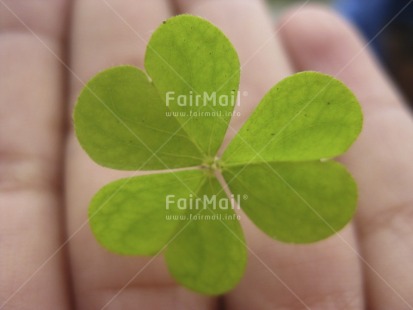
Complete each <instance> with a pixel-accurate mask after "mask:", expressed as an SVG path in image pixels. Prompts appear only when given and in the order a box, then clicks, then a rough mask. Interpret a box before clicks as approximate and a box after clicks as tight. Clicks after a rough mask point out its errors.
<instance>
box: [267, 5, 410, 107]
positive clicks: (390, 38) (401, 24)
mask: <svg viewBox="0 0 413 310" xmlns="http://www.w3.org/2000/svg"><path fill="white" fill-rule="evenodd" d="M267 1H268V2H269V4H270V6H271V8H272V12H273V14H274V18H276V17H277V16H278V15H279V14H280V13H281V12H282V11H284V10H285V8H286V7H287V6H291V5H292V4H297V5H300V4H304V3H306V4H310V3H322V4H327V5H330V6H331V7H333V8H334V9H336V10H337V11H338V12H339V13H340V14H341V15H343V16H344V17H345V18H346V19H348V20H350V21H351V22H352V23H353V24H354V25H355V26H356V27H357V28H358V29H359V31H360V32H361V33H362V35H363V36H364V37H365V39H366V40H367V41H368V42H369V43H370V47H371V48H372V49H373V51H374V53H375V54H376V56H377V57H378V59H379V60H380V61H381V63H382V64H383V66H384V67H385V69H386V70H387V72H388V73H389V75H390V76H391V77H392V79H393V80H394V82H395V84H396V85H397V86H398V87H399V89H400V90H401V92H402V93H403V94H404V96H405V97H406V100H407V102H408V103H409V105H410V107H411V108H412V109H413V0H331V1H330V0H309V1H302V0H301V1H298V0H267Z"/></svg>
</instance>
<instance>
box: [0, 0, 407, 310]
mask: <svg viewBox="0 0 413 310" xmlns="http://www.w3.org/2000/svg"><path fill="white" fill-rule="evenodd" d="M176 13H191V14H195V15H200V16H203V17H205V18H207V19H209V20H211V21H212V22H213V23H214V24H216V25H217V26H218V27H219V28H221V29H222V30H223V31H224V33H225V34H226V35H227V36H228V37H229V38H230V40H231V41H232V43H233V44H234V46H235V48H236V49H237V52H238V54H239V56H240V61H241V66H242V71H241V87H240V88H241V89H242V90H246V91H247V92H248V96H247V97H245V98H243V99H244V100H243V105H242V106H241V107H237V109H242V115H243V119H244V120H245V119H246V118H247V117H248V115H249V113H250V112H251V111H252V110H253V109H254V107H255V106H256V104H257V103H258V102H259V101H260V99H261V98H262V96H263V95H264V94H265V93H266V92H267V91H268V90H269V89H270V87H271V86H273V85H274V84H275V83H276V82H277V81H279V80H280V79H282V78H283V77H285V76H287V75H290V74H291V73H293V72H296V71H301V70H316V71H320V72H324V73H328V74H331V75H333V76H335V77H337V78H339V79H341V80H343V81H344V82H345V83H346V84H347V85H348V86H349V87H350V88H351V89H352V90H353V91H354V92H355V94H356V95H357V97H358V98H359V100H360V102H361V103H362V106H363V110H364V115H365V122H364V123H365V125H364V129H363V132H362V134H361V136H360V138H359V140H358V141H357V142H356V143H355V145H354V146H353V147H352V148H351V150H350V151H349V152H348V153H347V154H346V155H345V156H343V157H342V158H341V159H340V160H341V161H342V162H343V163H345V164H346V165H347V167H348V168H349V169H350V171H351V172H352V174H353V175H354V176H355V178H356V180H357V182H358V184H359V189H360V197H359V209H358V214H357V217H356V220H355V221H354V222H353V223H352V224H350V225H348V226H347V227H346V228H345V229H344V230H343V231H341V232H340V233H339V234H337V235H335V236H333V237H331V238H329V239H327V240H324V241H322V242H318V243H316V244H312V245H287V244H282V243H279V242H277V241H274V240H272V239H270V238H269V237H267V236H266V235H264V234H263V233H262V232H261V231H259V230H258V229H257V228H256V227H255V226H254V225H253V224H252V223H251V222H249V221H248V219H247V218H246V217H242V224H243V226H244V229H245V231H246V238H247V244H248V247H249V262H248V267H247V271H246V274H245V277H244V278H243V280H242V281H241V283H240V284H239V285H238V287H237V288H236V289H234V290H233V291H232V292H230V293H229V294H227V295H226V296H223V297H220V298H214V297H206V296H201V295H198V294H195V293H192V292H190V291H188V290H186V289H184V288H182V287H180V286H179V285H177V284H176V283H175V282H174V280H173V279H172V278H171V277H170V275H169V274H168V272H167V270H166V267H165V264H164V262H163V259H162V256H159V257H154V258H152V259H151V258H149V259H148V258H142V257H122V256H118V255H115V254H111V253H108V252H107V251H105V250H104V249H103V248H101V247H100V246H99V245H98V244H97V242H96V241H95V239H94V237H93V236H92V234H91V231H90V228H89V225H88V222H87V206H88V204H89V201H90V199H91V197H92V196H93V194H94V193H95V192H96V191H97V190H98V189H99V188H100V187H101V186H102V185H104V184H106V183H108V182H109V181H112V180H114V179H118V178H120V177H124V176H126V175H128V174H125V173H121V172H117V171H113V170H109V169H104V168H102V167H99V166H97V165H96V164H94V163H93V162H92V161H91V159H89V158H88V157H87V155H86V154H85V152H84V151H83V150H82V149H81V148H80V146H79V144H78V142H77V140H76V138H75V136H74V134H73V131H72V128H71V111H72V108H73V104H74V102H75V100H76V97H77V96H78V94H79V91H80V89H81V88H82V86H83V85H84V83H85V82H87V80H88V79H89V78H91V77H92V76H93V75H94V74H96V73H97V72H98V71H100V70H103V69H105V68H107V67H109V66H113V65H120V64H132V65H136V66H138V67H141V68H142V67H143V56H144V52H145V48H146V43H147V40H148V39H149V37H150V35H151V32H152V31H153V30H154V29H156V28H157V26H158V25H159V24H160V23H161V22H162V21H163V20H165V19H167V18H168V17H170V16H172V15H174V14H176ZM267 14H268V12H266V11H265V8H264V6H263V4H262V3H261V2H260V1H258V0H249V1H247V0H225V1H218V0H195V1H194V0H177V1H174V2H172V1H167V0H153V1H135V0H123V1H121V0H82V1H81V0H78V1H74V3H73V2H71V1H65V0H53V1H52V0H49V1H30V2H27V1H13V0H9V1H7V0H0V33H1V34H0V68H1V75H0V211H1V217H0V309H3V308H4V309H69V308H73V307H76V308H77V309H103V308H105V309H111V308H114V309H171V308H173V309H218V308H219V307H222V305H224V307H225V308H226V309H309V308H312V309H363V308H364V307H366V306H369V307H371V308H372V309H412V308H413V297H412V295H411V294H410V292H411V291H412V289H413V278H412V277H411V276H410V275H411V272H412V271H413V263H412V262H413V228H412V227H413V225H412V224H413V217H412V214H413V212H412V211H413V196H412V191H411V184H413V163H412V161H411V158H413V122H412V119H411V116H410V115H409V114H408V112H407V111H406V109H405V108H404V106H403V103H402V99H401V98H400V96H399V95H398V93H397V92H396V91H395V90H394V88H393V87H392V85H391V84H390V82H389V81H388V80H387V78H386V77H385V75H384V74H383V72H382V71H381V69H380V68H379V67H378V66H377V64H376V63H375V61H374V59H373V58H372V56H371V55H370V54H369V52H368V51H367V49H366V45H367V44H366V43H364V42H362V41H361V40H360V39H359V38H358V36H357V34H355V32H354V30H352V29H351V27H349V26H348V25H346V24H345V23H344V22H343V21H341V20H340V19H339V18H337V17H336V16H334V14H332V13H329V12H327V11H326V10H324V9H320V8H308V7H306V5H303V6H302V7H299V8H297V9H295V10H293V11H291V12H290V13H288V14H286V15H285V16H284V17H283V19H282V20H281V21H280V23H279V24H278V27H273V26H272V25H271V23H270V21H269V18H268V16H267ZM241 123H242V120H239V122H238V123H237V122H234V123H232V124H231V126H232V128H234V129H235V130H238V129H239V128H240V125H241ZM231 132H233V131H230V132H229V133H228V135H227V137H226V141H227V142H228V141H229V140H230V139H231V137H232V136H233V134H232V135H231ZM129 175H130V174H129Z"/></svg>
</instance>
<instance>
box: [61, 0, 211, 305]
mask: <svg viewBox="0 0 413 310" xmlns="http://www.w3.org/2000/svg"><path fill="white" fill-rule="evenodd" d="M73 14H74V15H73V21H72V24H73V32H72V38H71V45H72V51H71V59H72V63H71V67H72V69H73V71H74V73H75V74H76V75H77V77H76V76H75V77H73V80H72V81H73V83H72V87H71V98H72V102H73V101H74V98H76V96H77V95H78V94H79V91H80V88H81V87H82V82H84V81H87V80H88V79H89V78H90V77H92V76H93V75H94V74H96V73H97V72H98V71H100V70H103V69H105V68H108V67H110V66H114V65H120V64H133V65H136V66H138V67H140V68H143V56H144V52H145V49H146V45H147V40H148V39H149V37H150V35H151V33H152V31H153V30H154V29H156V28H157V27H158V26H159V25H160V24H161V23H162V21H163V20H165V19H166V18H168V17H169V16H170V14H171V12H170V9H169V8H168V3H167V1H166V0H156V1H135V0H129V1H115V0H113V1H106V0H104V1H102V0H87V1H84V0H82V1H80V0H79V1H77V2H76V3H75V6H74V12H73ZM77 78H79V79H77ZM67 158H68V162H67V172H68V175H67V205H68V221H69V222H68V230H69V235H74V237H73V239H72V240H71V244H70V254H71V262H72V273H73V279H74V287H75V293H76V296H77V305H78V307H79V308H80V309H100V308H102V307H116V306H117V307H120V308H122V309H136V308H142V309H164V308H169V307H171V305H173V307H176V308H177V309H180V308H185V307H190V308H200V309H206V308H210V306H211V305H212V302H213V301H212V300H209V299H207V298H203V297H200V296H198V295H195V294H192V293H190V292H187V291H186V290H184V289H183V288H180V287H179V286H177V285H175V283H174V281H173V280H172V279H171V278H170V276H169V274H168V272H167V270H166V267H165V265H164V263H163V261H162V260H161V259H160V258H159V257H158V258H156V259H155V260H150V259H147V258H134V257H121V256H118V255H115V254H111V253H108V252H107V251H106V250H104V249H103V248H101V247H100V246H99V245H98V244H97V242H96V240H95V238H94V237H93V236H92V234H91V231H90V228H89V226H88V224H87V223H86V221H87V209H88V204H89V202H90V199H91V197H92V196H93V195H94V194H95V193H96V192H97V190H98V189H99V188H100V187H101V186H103V185H104V184H106V183H108V182H109V181H112V180H114V179H117V178H119V177H121V176H125V174H124V173H120V172H119V173H118V172H116V171H111V170H109V169H104V168H101V167H98V166H97V165H95V164H94V163H93V162H92V161H91V160H90V159H89V158H88V157H87V155H86V154H85V152H84V151H83V150H82V149H81V148H80V147H79V144H78V142H77V141H76V139H75V138H74V137H73V135H72V136H71V137H70V138H69V142H68V150H67ZM129 281H131V282H129ZM196 306H197V307H196Z"/></svg>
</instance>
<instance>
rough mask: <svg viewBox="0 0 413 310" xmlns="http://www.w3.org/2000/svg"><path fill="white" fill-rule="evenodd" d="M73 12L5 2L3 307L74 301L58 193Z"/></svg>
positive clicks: (54, 4)
mask: <svg viewBox="0 0 413 310" xmlns="http://www.w3.org/2000/svg"><path fill="white" fill-rule="evenodd" d="M66 13H67V10H66V1H42V2H31V3H25V2H24V1H0V67H1V75H0V213H1V216H0V253H1V254H0V268H1V270H0V283H1V289H0V308H1V309H3V308H4V309H58V308H61V309H67V308H69V299H68V292H67V281H66V280H67V276H66V273H65V266H64V262H65V260H64V252H62V251H60V249H61V248H60V245H61V243H62V242H63V240H62V239H63V238H62V237H63V231H61V227H62V222H61V220H62V217H61V215H62V212H63V210H62V208H61V206H62V202H61V199H60V195H59V179H60V174H61V167H60V164H61V148H62V122H61V115H62V114H61V112H62V108H63V105H62V101H63V100H64V98H63V97H62V90H63V82H64V79H63V74H62V70H61V64H60V63H59V58H62V55H63V50H62V48H63V46H62V41H63V40H62V39H63V35H64V26H65V20H66ZM39 288H41V289H39Z"/></svg>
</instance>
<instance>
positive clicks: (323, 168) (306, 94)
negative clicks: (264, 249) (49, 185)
mask: <svg viewBox="0 0 413 310" xmlns="http://www.w3.org/2000/svg"><path fill="white" fill-rule="evenodd" d="M145 68H146V72H147V74H148V76H147V75H146V74H145V73H144V72H143V71H141V70H140V69H138V68H135V67H131V66H119V67H114V68H111V69H108V70H106V71H103V72H101V73H99V74H98V75H96V76H95V77H94V78H93V79H92V80H90V81H89V83H88V84H87V85H86V86H85V88H84V89H83V91H82V93H81V94H80V96H79V99H78V102H77V105H76V107H75V111H74V124H75V130H76V134H77V137H78V140H79V142H80V144H81V145H82V147H83V148H84V150H85V151H86V152H87V153H88V154H89V156H90V157H91V158H92V159H93V160H94V161H95V162H97V163H98V164H100V165H102V166H105V167H110V168H114V169H120V170H162V169H163V170H165V171H164V172H161V173H159V172H158V173H156V174H150V175H143V176H136V177H132V178H126V179H121V180H118V181H115V182H112V183H110V184H108V185H106V186H104V187H103V188H102V189H101V190H100V191H99V192H98V193H97V194H96V195H95V196H94V198H93V199H92V201H91V203H90V207H89V220H90V225H91V228H92V231H93V233H94V235H95V236H96V239H97V240H98V241H99V242H100V243H101V244H102V245H103V246H104V247H105V248H107V249H108V250H110V251H112V252H115V253H119V254H124V255H155V254H157V253H159V252H160V251H163V250H165V257H166V262H167V265H168V268H169V270H170V272H171V273H172V275H173V276H174V277H175V279H176V280H177V281H178V282H180V283H182V284H183V285H185V286H186V287H188V288H190V289H193V290H195V291H198V292H201V293H205V294H221V293H224V292H226V291H228V290H230V289H231V288H233V287H234V286H235V285H236V284H237V283H238V281H239V280H240V279H241V277H242V275H243V272H244V269H245V265H246V246H245V240H244V236H243V232H242V229H241V226H240V223H239V221H238V219H237V218H236V217H235V211H234V209H233V208H232V207H228V206H231V203H230V198H231V197H228V196H227V194H226V193H225V191H224V190H223V188H222V186H221V184H220V182H219V181H218V180H217V178H216V175H217V174H222V176H223V179H224V180H225V182H226V183H227V185H228V187H229V189H230V191H231V192H232V194H233V195H235V196H237V197H241V196H242V197H244V198H245V199H243V200H242V201H240V206H241V208H242V209H243V211H244V212H245V213H246V214H247V215H248V217H249V218H250V219H251V220H252V221H253V222H254V223H255V224H256V225H257V226H258V227H259V228H260V229H261V230H263V231H264V232H265V233H266V234H268V235H269V236H271V237H272V238H275V239H278V240H281V241H284V242H290V243H308V242H315V241H318V240H321V239H324V238H326V237H328V236H330V235H332V234H334V233H335V232H336V231H338V230H340V229H341V228H342V227H344V226H345V225H346V223H348V222H349V221H350V219H351V218H352V216H353V213H354V210H355V206H356V201H357V188H356V184H355V182H354V181H353V179H352V177H351V175H350V174H349V173H348V172H347V171H346V169H345V168H344V167H343V166H341V165H340V164H338V163H336V162H334V161H331V160H329V159H330V158H332V157H335V156H338V155H340V154H342V153H343V152H345V151H346V150H347V149H348V148H349V147H350V145H351V144H352V143H353V141H354V140H355V139H356V137H357V136H358V134H359V132H360V130H361V125H362V114H361V109H360V106H359V104H358V102H357V100H356V98H355V97H354V95H353V94H352V93H351V91H350V90H349V89H347V88H346V87H345V85H343V84H342V83H341V82H339V81H337V80H335V79H334V78H332V77H329V76H326V75H323V74H320V73H316V72H303V73H298V74H295V75H292V76H290V77H288V78H286V79H284V80H282V81H281V82H279V83H278V84H277V85H275V86H274V87H273V88H272V89H271V90H270V91H269V92H268V93H267V94H266V95H265V96H264V98H263V99H262V101H261V102H260V104H259V105H258V107H257V108H256V110H255V111H254V113H253V114H252V116H251V117H250V118H249V119H248V120H247V122H246V123H245V124H244V126H243V127H242V128H241V130H240V131H239V132H238V133H237V135H236V136H235V137H234V139H233V140H232V141H231V142H230V144H229V146H228V147H227V149H226V150H225V151H224V153H223V155H222V156H221V157H220V158H218V157H217V152H218V149H219V147H220V146H221V144H222V141H223V138H224V135H225V133H226V131H227V127H228V123H229V121H230V119H231V112H232V111H233V109H234V105H236V104H237V99H236V96H235V95H234V94H235V93H236V92H237V90H238V85H239V75H240V65H239V60H238V56H237V53H236V51H235V50H234V48H233V46H232V45H231V43H230V42H229V40H228V39H227V38H226V37H225V36H224V35H223V33H222V32H221V31H220V30H219V29H217V28H216V27H215V26H213V25H212V24H210V23H209V22H208V21H206V20H203V19H201V18H198V17H194V16H190V15H181V16H177V17H173V18H171V19H169V20H167V21H166V22H164V24H163V25H161V26H160V27H159V28H158V29H157V30H156V31H155V32H154V34H153V35H152V37H151V39H150V41H149V43H148V47H147V51H146V56H145ZM171 92H173V94H174V96H175V97H178V96H181V97H180V98H181V102H178V101H174V102H172V103H170V102H169V101H168V100H166V98H168V96H169V97H171V96H170V95H171ZM205 93H206V94H212V93H214V94H215V95H216V97H217V98H226V101H225V102H221V103H220V104H216V102H214V101H213V100H212V99H211V98H208V97H207V98H206V99H205V97H203V98H202V99H201V100H200V102H198V104H194V102H193V99H194V98H193V97H194V96H195V97H196V95H199V94H205ZM191 98H192V99H191ZM190 100H192V101H190ZM183 102H185V104H183ZM190 102H192V103H191V104H190ZM171 196H173V197H171ZM204 198H205V199H204ZM213 201H215V202H213ZM217 204H219V205H218V207H217ZM183 205H184V206H183ZM213 216H214V217H213ZM173 219H174V220H173Z"/></svg>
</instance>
